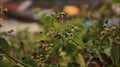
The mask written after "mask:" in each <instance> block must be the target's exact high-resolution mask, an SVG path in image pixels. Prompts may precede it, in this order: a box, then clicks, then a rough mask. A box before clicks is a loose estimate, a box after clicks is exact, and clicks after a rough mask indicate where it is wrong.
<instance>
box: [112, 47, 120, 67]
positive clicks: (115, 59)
mask: <svg viewBox="0 0 120 67" xmlns="http://www.w3.org/2000/svg"><path fill="white" fill-rule="evenodd" d="M111 59H112V62H113V63H114V64H115V65H116V66H118V64H119V59H120V57H119V47H117V46H116V45H112V48H111Z"/></svg>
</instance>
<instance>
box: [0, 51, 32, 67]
mask: <svg viewBox="0 0 120 67" xmlns="http://www.w3.org/2000/svg"><path fill="white" fill-rule="evenodd" d="M0 51H1V52H2V53H4V54H5V55H6V56H7V57H9V58H10V59H12V60H14V61H15V62H18V63H20V64H22V65H24V66H25V67H31V66H30V65H28V64H25V63H23V62H21V61H19V60H17V59H16V58H14V57H12V56H10V55H9V54H8V53H6V52H5V51H4V50H2V49H0Z"/></svg>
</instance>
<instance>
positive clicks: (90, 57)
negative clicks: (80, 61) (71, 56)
mask: <svg viewBox="0 0 120 67" xmlns="http://www.w3.org/2000/svg"><path fill="white" fill-rule="evenodd" d="M92 58H93V57H92V56H91V57H90V59H89V60H88V62H87V63H86V67H88V64H89V63H90V61H91V60H92Z"/></svg>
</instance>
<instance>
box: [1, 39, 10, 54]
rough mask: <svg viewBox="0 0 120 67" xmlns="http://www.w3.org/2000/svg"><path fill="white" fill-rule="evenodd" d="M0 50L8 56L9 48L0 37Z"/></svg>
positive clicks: (6, 42) (5, 41)
mask: <svg viewBox="0 0 120 67" xmlns="http://www.w3.org/2000/svg"><path fill="white" fill-rule="evenodd" d="M0 49H3V50H4V51H5V52H7V53H8V54H9V53H10V47H9V44H8V41H7V40H6V39H5V38H2V37H0Z"/></svg>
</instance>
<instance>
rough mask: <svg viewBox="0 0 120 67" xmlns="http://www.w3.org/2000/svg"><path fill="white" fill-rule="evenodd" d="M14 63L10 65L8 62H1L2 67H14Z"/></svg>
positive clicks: (0, 66)
mask: <svg viewBox="0 0 120 67" xmlns="http://www.w3.org/2000/svg"><path fill="white" fill-rule="evenodd" d="M13 66H14V65H13V63H9V62H8V61H0V67H13Z"/></svg>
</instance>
